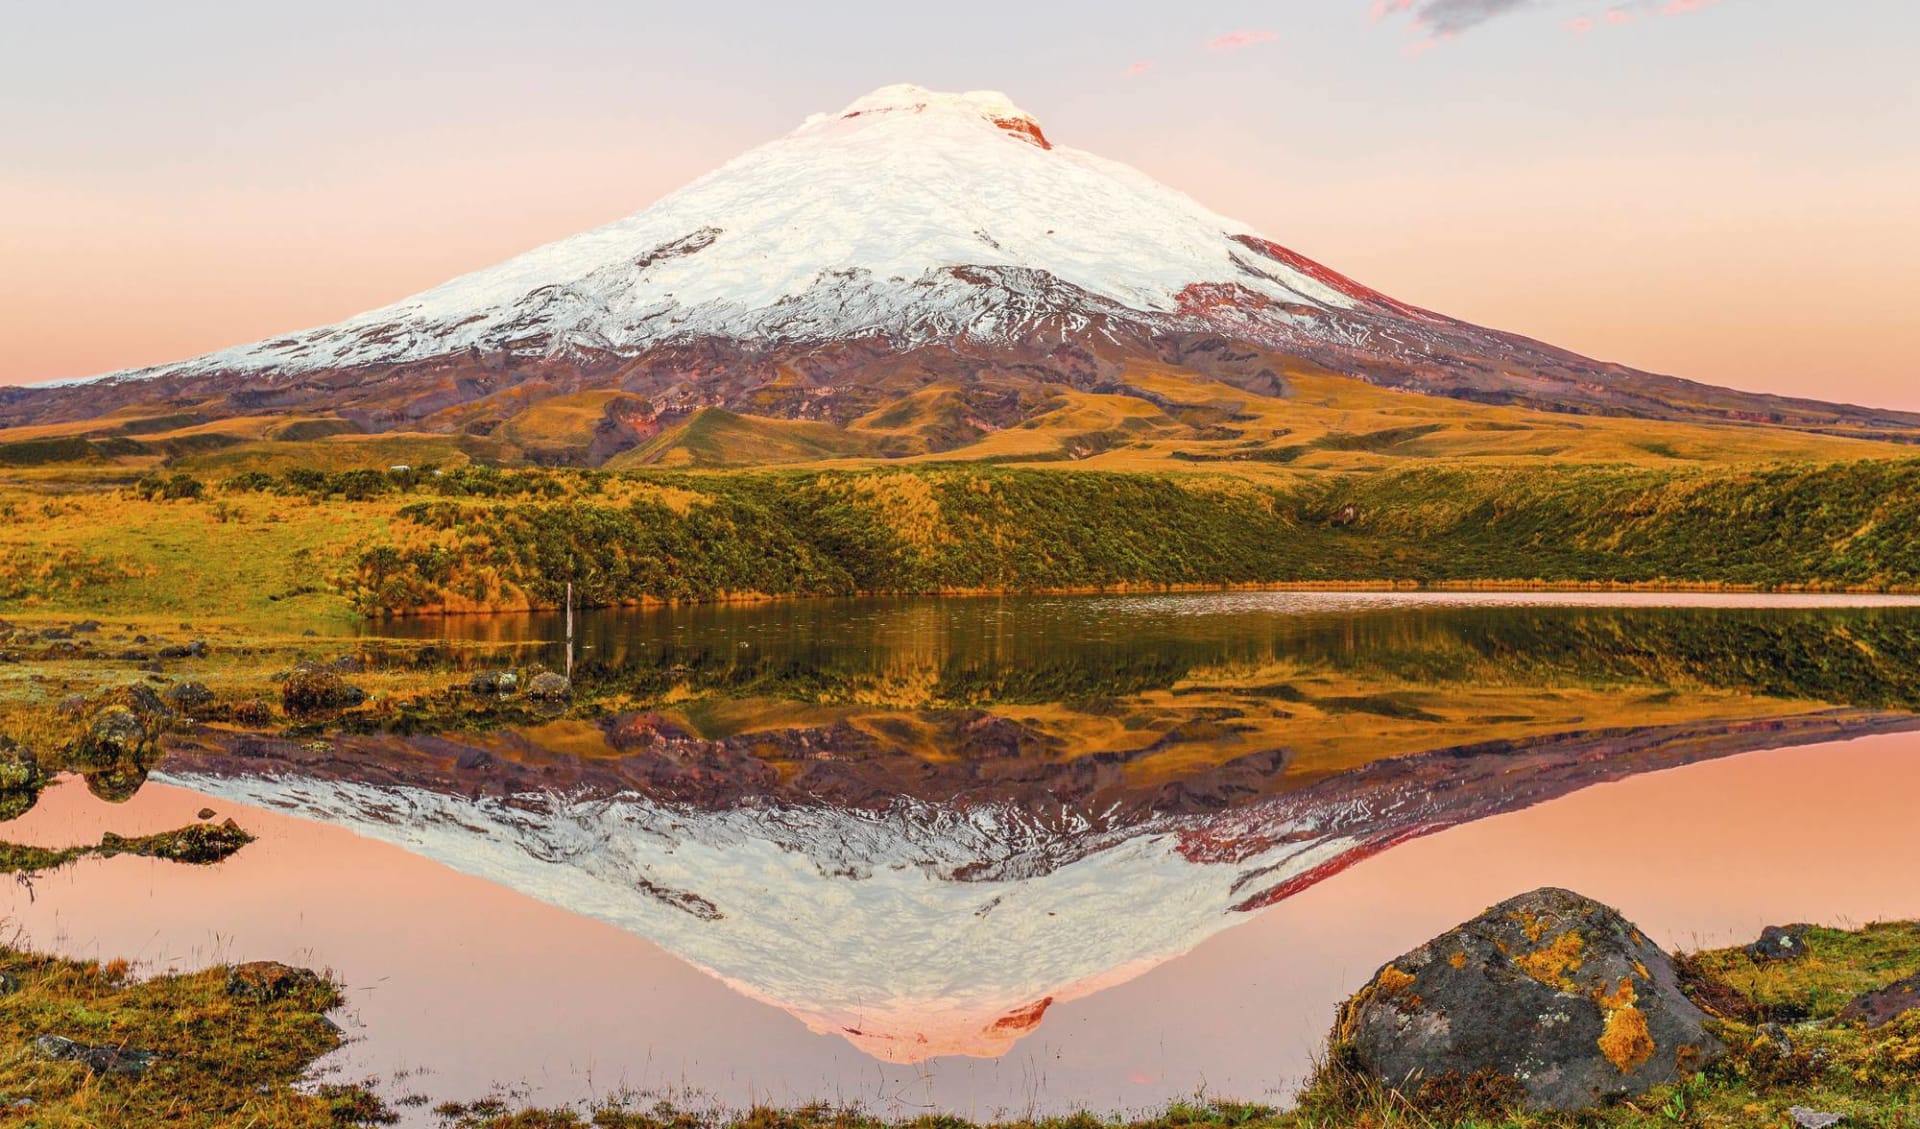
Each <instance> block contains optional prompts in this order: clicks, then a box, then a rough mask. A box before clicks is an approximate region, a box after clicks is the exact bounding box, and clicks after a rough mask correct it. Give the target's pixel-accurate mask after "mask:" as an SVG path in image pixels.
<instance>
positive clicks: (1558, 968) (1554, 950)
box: [1513, 930, 1587, 992]
mask: <svg viewBox="0 0 1920 1129" xmlns="http://www.w3.org/2000/svg"><path fill="white" fill-rule="evenodd" d="M1536 940H1537V938H1536ZM1586 952H1587V942H1586V939H1585V938H1584V937H1582V936H1580V934H1578V933H1575V932H1573V931H1572V930H1568V931H1567V932H1565V933H1562V934H1560V935H1559V936H1558V937H1555V938H1554V939H1553V940H1552V941H1551V942H1549V943H1548V944H1545V945H1542V946H1540V947H1539V948H1537V949H1535V950H1534V951H1532V952H1530V953H1523V954H1521V955H1520V956H1517V957H1514V958H1513V964H1514V967H1516V968H1518V969H1519V970H1520V971H1521V972H1524V973H1526V974H1527V975H1528V976H1531V977H1532V978H1533V979H1535V980H1538V981H1539V982H1540V983H1542V984H1545V985H1547V986H1548V987H1549V988H1558V989H1559V990H1560V991H1562V992H1571V991H1574V990H1575V986H1574V983H1573V981H1572V980H1571V979H1570V977H1571V974H1573V973H1575V972H1578V971H1580V966H1581V965H1582V964H1584V963H1585V962H1586Z"/></svg>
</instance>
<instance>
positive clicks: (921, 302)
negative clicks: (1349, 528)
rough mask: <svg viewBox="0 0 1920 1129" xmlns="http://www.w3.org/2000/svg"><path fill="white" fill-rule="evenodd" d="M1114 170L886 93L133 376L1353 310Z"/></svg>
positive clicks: (1089, 329)
mask: <svg viewBox="0 0 1920 1129" xmlns="http://www.w3.org/2000/svg"><path fill="white" fill-rule="evenodd" d="M1371 301H1372V298H1371V295H1370V293H1362V292H1360V291H1358V290H1357V289H1356V288H1354V287H1353V286H1352V285H1351V284H1349V283H1347V281H1346V280H1345V279H1342V278H1341V277H1340V276H1338V275H1336V274H1333V273H1332V272H1330V271H1326V270H1325V268H1321V267H1318V265H1317V264H1313V263H1310V262H1307V261H1306V260H1302V259H1298V258H1297V256H1293V255H1292V254H1291V252H1287V251H1285V249H1284V248H1279V247H1278V246H1277V245H1276V244H1272V243H1270V242H1268V241H1266V240H1264V239H1261V238H1258V237H1256V236H1255V235H1254V233H1253V232H1252V229H1251V228H1250V227H1249V226H1248V225H1246V224H1242V223H1239V222H1237V221H1234V220H1231V219H1228V218H1227V217H1225V216H1221V215H1218V214H1216V213H1214V212H1212V211H1210V210H1208V209H1206V208H1205V207H1202V206H1201V205H1200V204H1198V203H1196V202H1195V201H1194V200H1192V199H1191V198H1189V197H1188V196H1187V195H1185V194H1184V193H1181V192H1178V191H1176V190H1174V189H1171V188H1168V187H1167V186H1165V185H1163V184H1160V183H1159V182H1157V181H1155V180H1153V179H1152V178H1151V177H1148V176H1146V175H1144V174H1142V173H1140V172H1138V171H1136V170H1134V169H1132V168H1129V167H1127V166H1125V165H1122V164H1118V163H1116V162H1113V161H1109V160H1105V159H1103V158H1100V157H1097V156H1094V155H1093V154H1091V153H1086V152H1082V151H1080V150H1077V149H1071V148H1067V147H1064V146H1054V145H1052V144H1051V143H1050V142H1049V140H1048V139H1047V137H1046V136H1045V134H1044V133H1043V132H1042V131H1041V129H1040V126H1039V123H1038V122H1037V121H1035V119H1034V118H1033V117H1032V116H1031V115H1029V114H1027V113H1026V112H1025V111H1024V110H1022V109H1020V107H1018V106H1017V105H1015V104H1014V103H1013V102H1012V101H1011V100H1010V99H1009V98H1007V96H1006V95H1004V94H1000V93H996V92H988V91H973V92H968V93H961V94H942V93H936V92H933V91H929V90H926V89H924V88H922V87H918V86H910V85H900V86H889V87H884V88H882V89H880V90H877V91H875V92H873V93H872V94H869V95H866V96H865V97H862V98H860V99H857V100H855V101H854V102H853V103H852V104H851V105H850V106H848V107H847V108H846V109H845V110H843V111H842V112H840V113H838V114H831V115H816V116H814V117H812V118H809V119H807V121H806V122H805V123H804V124H802V125H801V126H800V127H799V128H798V129H795V130H794V131H793V132H791V133H789V134H787V135H786V136H784V137H781V138H778V139H776V140H773V141H771V142H768V143H767V144H765V145H762V146H760V147H759V148H757V149H754V150H751V151H750V152H748V153H746V154H744V155H742V156H741V157H739V158H737V159H735V160H734V161H732V162H730V163H728V164H727V165H725V166H723V167H722V168H720V169H718V170H716V171H714V172H712V173H709V174H708V175H706V176H704V177H702V178H700V179H699V180H697V181H695V182H693V183H692V184H690V185H688V186H687V187H685V188H682V189H680V190H679V191H677V192H675V193H673V194H671V195H669V196H667V197H666V198H664V199H662V200H660V201H658V202H657V203H655V204H653V205H652V206H650V207H648V208H645V209H644V210H642V211H640V212H637V213H635V214H633V215H631V216H628V217H626V218H625V219H621V220H616V221H615V222H613V223H610V224H607V225H606V226H604V227H600V228H596V229H594V230H592V231H587V232H583V233H581V234H579V235H575V236H572V237H570V238H567V239H562V240H560V241H559V242H556V243H551V244H548V245H547V246H545V247H541V248H539V249H537V250H534V251H530V252H528V253H526V254H524V255H520V256H518V257H516V258H513V259H509V260H507V261H506V262H504V263H501V264H499V265H498V266H494V267H489V268H487V269H485V270H480V271H476V272H474V273H472V274H469V275H466V276H464V277H462V278H457V279H455V280H453V281H451V282H448V283H446V284H445V285H442V286H438V287H435V288H434V289H432V290H428V291H425V292H423V293H421V294H417V295H415V296H413V297H410V298H406V299H403V300H401V301H399V302H396V303H394V304H393V305H390V306H386V307H383V308H381V309H378V310H374V311H371V312H369V313H366V314H362V315H360V316H358V317H355V318H351V319H349V320H347V321H344V322H341V323H339V324H337V325H332V326H325V327H322V328H319V329H314V330H308V331H306V332H302V333H295V334H291V335H289V336H286V337H281V338H278V339H275V340H271V341H264V342H259V343H257V344H253V345H247V346H242V347H240V348H236V349H229V350H225V351H223V352H220V353H214V354H210V355H208V356H206V357H202V358H199V359H197V360H194V361H187V362H182V363H180V364H177V365H170V366H166V367H164V368H160V369H151V370H146V371H145V372H143V373H139V374H132V375H140V376H157V375H168V376H193V375H199V374H207V373H223V372H226V373H261V374H269V375H296V374H300V373H308V372H313V371H317V370H323V369H328V368H335V367H342V366H364V365H390V364H397V363H404V362H409V361H418V360H427V359H432V358H436V357H446V356H451V355H454V354H459V353H463V352H465V351H467V350H478V351H481V352H504V353H508V354H511V355H515V356H520V357H541V356H545V357H567V356H580V355H586V354H608V353H611V354H616V355H634V354H638V353H641V352H643V351H645V350H647V349H649V348H652V347H655V346H659V345H663V344H673V343H677V342H686V341H696V340H701V339H725V340H731V341H737V342H742V343H745V344H747V345H749V346H756V347H757V346H771V345H779V344H788V343H803V344H804V343H812V342H822V341H832V340H844V339H853V338H862V339H875V338H878V339H884V340H887V341H889V342H891V343H893V344H895V345H896V346H901V347H911V346H917V345H923V344H927V343H930V342H940V341H952V340H962V339H965V340H972V341H977V342H989V343H994V342H1013V341H1019V340H1023V339H1032V338H1033V337H1034V336H1035V335H1036V334H1050V335H1052V336H1053V337H1055V338H1057V339H1068V338H1073V337H1077V336H1080V335H1084V334H1088V333H1096V332H1098V331H1099V329H1100V327H1102V326H1111V325H1113V324H1115V323H1120V324H1131V325H1137V326H1139V327H1142V328H1145V329H1147V330H1150V331H1151V330H1159V329H1165V328H1178V327H1182V326H1184V327H1188V328H1207V327H1209V326H1218V325H1225V324H1228V323H1229V322H1230V323H1231V324H1232V325H1233V326H1234V327H1235V329H1236V330H1240V329H1244V328H1245V327H1246V325H1247V324H1248V323H1249V320H1250V319H1251V320H1252V321H1256V322H1259V323H1260V324H1261V325H1263V326H1265V328H1266V329H1267V330H1268V331H1270V332H1269V336H1271V337H1275V338H1279V337H1284V336H1286V335H1288V334H1290V333H1292V332H1295V331H1296V330H1299V329H1301V328H1302V327H1306V328H1307V329H1308V330H1309V331H1316V332H1317V330H1313V326H1314V324H1315V321H1316V318H1317V317H1318V316H1319V315H1322V314H1331V313H1338V312H1341V311H1349V310H1354V309H1356V308H1360V307H1363V306H1367V305H1369V304H1370V303H1371Z"/></svg>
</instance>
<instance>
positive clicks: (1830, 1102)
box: [0, 922, 1920, 1129]
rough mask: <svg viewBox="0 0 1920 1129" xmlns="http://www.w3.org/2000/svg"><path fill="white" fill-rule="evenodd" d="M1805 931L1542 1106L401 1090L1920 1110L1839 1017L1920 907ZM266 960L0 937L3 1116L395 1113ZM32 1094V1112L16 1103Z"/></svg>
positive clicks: (293, 984) (1405, 1120)
mask: <svg viewBox="0 0 1920 1129" xmlns="http://www.w3.org/2000/svg"><path fill="white" fill-rule="evenodd" d="M1805 937H1806V942H1805V943H1806V946H1807V950H1808V951H1807V954H1806V955H1805V956H1803V957H1802V958H1800V959H1798V960H1793V961H1773V962H1768V961H1760V960H1756V959H1755V958H1754V957H1753V956H1752V955H1751V954H1750V953H1749V952H1748V951H1747V950H1746V949H1745V948H1743V947H1733V948H1726V949H1718V950H1711V951H1707V952H1702V953H1695V954H1687V955H1685V956H1684V957H1683V958H1682V961H1683V965H1684V967H1685V968H1686V969H1687V970H1688V978H1689V981H1690V983H1691V984H1692V986H1693V991H1694V993H1695V995H1696V998H1697V999H1699V1000H1701V1001H1702V1002H1707V1001H1711V1009H1710V1010H1711V1012H1712V1014H1714V1015H1716V1016H1717V1017H1718V1018H1716V1020H1715V1024H1716V1028H1717V1032H1718V1033H1719V1034H1720V1036H1721V1037H1722V1038H1723V1040H1724V1041H1725V1042H1727V1044H1728V1046H1729V1048H1730V1053H1729V1055H1728V1056H1727V1058H1725V1059H1723V1060H1721V1061H1720V1062H1719V1063H1716V1064H1714V1065H1712V1066H1710V1067H1708V1068H1707V1069H1706V1070H1704V1071H1702V1072H1701V1073H1699V1074H1697V1075H1694V1076H1692V1077H1690V1078H1688V1079H1686V1080H1685V1081H1682V1082H1680V1083H1676V1084H1674V1085H1670V1086H1667V1087H1663V1088H1661V1089H1658V1090H1655V1091H1653V1092H1650V1093H1648V1094H1646V1095H1643V1096H1641V1097H1640V1098H1637V1099H1634V1100H1631V1101H1620V1102H1616V1103H1613V1104H1610V1105H1607V1106H1603V1107H1601V1108H1598V1109H1593V1110H1588V1111H1582V1112H1578V1113H1567V1114H1551V1113H1532V1112H1526V1111H1522V1110H1518V1109H1514V1108H1507V1107H1503V1106H1501V1105H1500V1104H1499V1103H1498V1102H1497V1101H1490V1100H1488V1099H1487V1098H1486V1097H1485V1096H1484V1095H1482V1096H1476V1095H1474V1094H1472V1093H1460V1094H1450V1095H1448V1096H1447V1099H1446V1100H1445V1101H1442V1102H1439V1103H1437V1104H1426V1105H1419V1104H1413V1103H1410V1102H1408V1101H1406V1100H1403V1099H1396V1098H1393V1097H1391V1096H1390V1095H1389V1094H1388V1093H1386V1092H1382V1091H1367V1090H1364V1089H1361V1090H1356V1089H1354V1088H1353V1087H1351V1086H1349V1085H1345V1084H1343V1081H1342V1079H1340V1078H1339V1077H1338V1076H1337V1075H1336V1074H1335V1073H1334V1072H1333V1071H1332V1069H1331V1068H1329V1067H1327V1066H1325V1065H1323V1067H1322V1069H1321V1071H1320V1073H1319V1075H1318V1076H1317V1077H1316V1078H1315V1079H1314V1080H1312V1081H1310V1082H1309V1083H1308V1085H1307V1086H1306V1087H1304V1088H1303V1090H1302V1091H1301V1093H1300V1094H1299V1095H1298V1100H1297V1101H1296V1103H1295V1104H1294V1105H1293V1106H1292V1107H1290V1108H1284V1109H1283V1108H1278V1107H1274V1106H1269V1105H1260V1104H1253V1103H1244V1102H1233V1101H1219V1100H1207V1099H1205V1098H1195V1099H1193V1100H1190V1101H1184V1102H1176V1103H1173V1104H1171V1105H1170V1106H1168V1107H1166V1108H1165V1109H1163V1110H1160V1111H1158V1112H1156V1113H1154V1114H1151V1115H1147V1116H1131V1117H1123V1116H1118V1115H1114V1116H1102V1115H1099V1114H1095V1113H1092V1112H1089V1111H1082V1112H1078V1113H1072V1114H1065V1115H1060V1116H1053V1117H1021V1118H1012V1119H1006V1120H996V1121H991V1122H981V1123H975V1122H971V1121H968V1120H966V1119H964V1118H960V1117H955V1116H951V1115H945V1114H938V1115H923V1116H919V1117H913V1118H906V1119H898V1118H889V1117H884V1116H879V1115H875V1114H873V1113H870V1112H868V1111H866V1110H863V1109H861V1108H858V1107H852V1108H849V1107H844V1106H829V1105H810V1106H800V1107H794V1108H789V1109H768V1108H755V1109H749V1110H727V1109H720V1108H707V1109H688V1108H677V1107H674V1106H672V1105H668V1104H664V1103H662V1102H660V1101H659V1100H658V1099H657V1098H652V1097H640V1096H634V1095H625V1096H619V1097H615V1098H612V1099H608V1100H606V1101H604V1102H602V1103H600V1104H597V1105H592V1106H587V1107H579V1108H562V1109H545V1110H542V1109H533V1108H519V1107H516V1106H514V1105H511V1104H509V1103H506V1102H503V1101H499V1100H495V1099H483V1100H479V1101H472V1102H447V1103H443V1104H441V1105H439V1106H437V1107H434V1108H433V1109H432V1110H430V1111H429V1110H427V1109H426V1108H425V1107H426V1106H427V1105H428V1102H429V1099H426V1098H424V1097H421V1096H419V1095H417V1094H414V1093H411V1092H409V1093H403V1094H400V1095H399V1096H397V1097H394V1098H393V1099H392V1100H393V1101H395V1102H397V1103H399V1104H401V1105H402V1106H410V1107H413V1108H415V1109H417V1110H420V1111H421V1115H422V1116H430V1117H431V1118H432V1119H433V1123H434V1124H437V1125H439V1126H442V1127H444V1129H589V1127H591V1129H990V1127H991V1129H1347V1127H1352V1129H1399V1127H1405V1129H1467V1127H1469V1126H1472V1127H1477V1129H1494V1127H1507V1129H1654V1127H1661V1129H1673V1127H1675V1126H1690V1127H1699V1129H1719V1127H1723V1126H1724V1127H1728V1129H1731V1127H1734V1126H1771V1125H1789V1124H1791V1122H1790V1119H1789V1117H1788V1115H1787V1111H1788V1110H1789V1109H1790V1108H1791V1107H1795V1106H1801V1107H1807V1108H1813V1109H1818V1110H1823V1111H1830V1112H1838V1113H1842V1114H1844V1115H1845V1116H1846V1118H1847V1122H1846V1123H1847V1124H1848V1125H1851V1126H1862V1127H1880V1129H1907V1127H1910V1126H1913V1125H1915V1124H1920V1012H1911V1013H1908V1014H1907V1015H1906V1016H1904V1017H1902V1018H1900V1019H1896V1020H1894V1021H1893V1022H1892V1023H1889V1024H1887V1025H1886V1026H1884V1027H1880V1028H1867V1027H1862V1026H1859V1025H1857V1024H1853V1023H1849V1022H1843V1021H1840V1020H1837V1019H1836V1018H1835V1017H1836V1015H1838V1013H1839V1012H1840V1011H1841V1009H1842V1007H1843V1005H1844V1004H1845V1003H1846V1002H1847V1001H1848V1000H1849V999H1850V998H1852V997H1853V996H1854V995H1855V994H1857V993H1859V992H1862V991H1867V990H1871V989H1873V988H1877V987H1880V986H1882V985H1884V984H1886V983H1889V982H1891V981H1892V980H1894V979H1897V978H1899V977H1901V976H1905V975H1910V974H1912V973H1914V972H1915V971H1920V922H1886V923H1877V924H1874V925H1869V926H1865V927H1862V928H1859V929H1853V930H1842V929H1835V928H1814V929H1811V930H1810V931H1808V932H1807V933H1806V934H1805ZM260 967H261V966H244V967H243V968H242V969H241V970H240V971H239V972H238V973H236V972H235V970H233V969H230V968H228V967H225V966H221V967H215V968H210V969H206V970H202V971H197V972H186V973H176V972H166V973H162V974H159V975H155V976H152V977H150V978H144V979H143V978H141V977H139V976H136V975H135V974H134V970H133V969H131V968H130V967H129V966H128V965H127V964H126V962H124V961H115V962H111V963H108V964H105V965H102V964H99V963H97V962H91V961H70V960H65V959H61V958H56V957H50V956H44V955H38V954H34V953H31V952H28V951H25V950H22V949H20V948H15V947H0V970H4V972H5V973H6V975H7V977H9V981H8V984H9V990H8V998H7V1006H5V1007H0V1122H5V1121H7V1120H8V1118H9V1117H10V1116H11V1117H16V1118H17V1117H20V1116H22V1115H23V1114H24V1115H25V1116H26V1119H27V1120H26V1122H25V1123H26V1124H32V1125H36V1126H46V1127H48V1129H82V1127H87V1129H93V1127H96V1126H102V1125H112V1126H115V1127H116V1129H150V1127H155V1126H160V1125H168V1126H208V1127H211V1126H239V1125H247V1126H253V1127H256V1129H312V1127H322V1126H353V1125H372V1124H386V1123H389V1122H390V1120H391V1119H392V1118H394V1117H395V1113H394V1110H393V1109H392V1107H390V1106H389V1105H388V1104H387V1102H386V1100H383V1099H382V1098H380V1097H377V1096H376V1095H375V1094H374V1093H373V1092H372V1091H371V1090H370V1089H368V1088H367V1086H366V1085H362V1084H356V1085H344V1086H343V1085H337V1084H334V1085H325V1086H319V1087H317V1088H316V1087H312V1086H309V1085H306V1084H304V1083H303V1081H302V1080H303V1079H304V1078H305V1077H307V1075H308V1073H309V1071H310V1069H311V1067H312V1065H313V1064H314V1062H315V1061H316V1060H317V1059H319V1058H320V1057H321V1056H322V1055H324V1054H326V1053H327V1052H329V1051H331V1050H332V1049H334V1048H335V1047H337V1046H338V1045H339V1043H340V1039H341V1036H340V1033H339V1029H338V1028H337V1027H335V1026H333V1025H332V1024H331V1023H330V1022H329V1021H328V1020H327V1019H326V1018H325V1015H326V1013H327V1012H328V1011H329V1010H331V1009H333V1008H334V1007H337V1006H338V1005H339V1003H340V1000H341V995H340V988H339V986H338V985H337V984H334V983H332V982H331V981H329V980H327V979H325V978H323V977H308V976H303V975H298V974H295V973H294V972H293V971H292V970H286V971H281V970H278V969H271V968H270V969H269V971H267V972H264V973H262V972H260V971H258V969H259V968H260ZM264 985H272V987H271V988H270V989H269V988H266V987H263V986H264ZM42 1035H54V1036H58V1037H61V1038H66V1039H72V1040H76V1041H78V1042H80V1043H81V1044H82V1045H86V1046H99V1047H108V1048H115V1049H137V1050H143V1051H150V1052H153V1053H154V1055H155V1057H154V1059H153V1060H152V1061H153V1065H152V1066H151V1067H150V1068H148V1069H146V1070H145V1071H144V1072H142V1073H139V1074H115V1073H107V1072H96V1071H91V1070H89V1069H88V1068H87V1067H86V1066H84V1065H82V1064H80V1063H76V1062H50V1061H48V1059H47V1056H46V1055H45V1054H44V1052H41V1051H37V1050H36V1049H35V1044H34V1042H33V1040H34V1039H35V1038H37V1037H38V1036H42ZM403 1088H405V1087H404V1085H403ZM22 1099H25V1100H28V1101H30V1102H32V1103H33V1104H32V1106H31V1108H30V1109H15V1111H14V1112H12V1113H11V1114H10V1113H9V1112H8V1111H9V1109H10V1107H14V1106H15V1103H18V1102H19V1101H21V1100H22Z"/></svg>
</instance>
